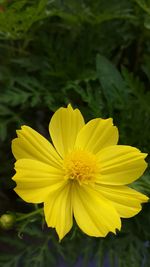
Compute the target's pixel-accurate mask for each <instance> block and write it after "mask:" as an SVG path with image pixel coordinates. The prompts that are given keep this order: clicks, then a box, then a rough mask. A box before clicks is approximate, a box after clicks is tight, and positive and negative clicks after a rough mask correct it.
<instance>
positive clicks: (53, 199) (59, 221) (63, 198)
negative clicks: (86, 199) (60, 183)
mask: <svg viewBox="0 0 150 267" xmlns="http://www.w3.org/2000/svg"><path fill="white" fill-rule="evenodd" d="M70 187H71V184H70V183H68V184H67V185H65V186H64V187H62V188H61V189H59V190H57V191H55V192H51V193H50V194H49V195H48V197H47V199H46V201H45V202H44V213H45V218H46V222H47V225H48V226H49V227H54V228H56V231H57V233H58V236H59V239H60V240H61V239H62V238H63V237H64V236H65V235H66V234H67V233H68V232H69V231H70V229H71V227H72V224H73V219H72V218H73V216H72V204H71V188H70Z"/></svg>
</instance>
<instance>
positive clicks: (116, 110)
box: [0, 0, 150, 267]
mask: <svg viewBox="0 0 150 267" xmlns="http://www.w3.org/2000/svg"><path fill="white" fill-rule="evenodd" d="M68 103H71V104H72V105H73V107H77V108H79V109H80V110H81V111H82V113H83V115H84V117H85V119H86V121H88V120H89V119H92V118H95V117H102V118H108V117H112V118H113V120H114V124H115V125H117V127H118V129H119V133H120V140H119V143H120V144H127V145H132V146H136V147H138V148H139V149H141V150H142V152H146V153H149V151H150V1H149V0H121V1H118V0H109V1H106V0H99V1H98V0H92V1H90V0H89V1H88V0H85V1H84V0H83V1H81V0H76V1H75V0H74V1H73V0H72V1H71V0H66V1H61V0H51V1H48V0H30V1H28V0H17V1H13V0H12V1H11V0H1V1H0V215H3V214H6V213H8V212H10V213H12V214H15V215H16V216H17V222H16V223H15V224H14V225H13V227H12V229H11V230H7V231H6V230H4V229H3V228H2V227H1V230H0V266H2V267H22V266H23V267H26V266H27V267H30V266H32V267H53V266H58V258H62V259H64V260H65V261H66V262H67V263H68V266H69V267H70V266H75V262H76V261H77V259H78V258H79V257H81V258H82V259H83V263H82V266H85V267H87V266H88V263H89V262H90V261H91V260H94V261H95V263H96V266H98V267H101V266H103V265H102V264H103V260H104V258H105V256H106V254H107V257H108V259H109V262H110V266H115V264H116V261H117V262H118V267H132V266H133V267H145V266H146V267H149V260H150V243H149V241H150V231H149V227H150V207H149V204H145V205H144V208H143V210H142V212H141V213H140V214H139V215H137V216H136V217H134V218H132V219H129V220H128V219H124V220H123V226H122V231H121V232H120V233H118V234H117V236H114V235H113V234H109V235H108V236H107V238H105V239H104V238H90V237H88V236H86V235H84V234H83V233H82V232H81V231H80V230H79V229H78V227H77V226H76V225H74V227H73V229H72V231H71V232H70V233H69V234H68V235H67V236H66V237H65V238H64V239H63V241H62V242H61V243H59V242H58V238H57V236H56V233H55V231H54V230H51V229H48V228H47V227H46V225H45V223H44V219H43V217H42V216H41V215H35V216H30V212H32V211H34V210H36V209H37V208H38V207H37V206H34V205H32V204H27V203H25V202H23V201H22V200H21V199H19V198H18V197H17V195H16V194H15V192H14V191H13V187H14V185H15V184H14V182H13V181H12V180H11V177H12V176H13V174H14V170H13V164H14V158H13V155H12V153H11V140H12V139H13V138H15V136H16V129H18V128H19V127H20V126H21V125H23V124H26V125H29V126H31V127H32V128H34V129H35V130H37V131H38V132H40V133H41V134H43V135H44V136H45V137H48V138H49V136H48V124H49V121H50V118H51V116H52V114H53V112H54V111H55V110H56V109H57V108H59V107H60V106H66V105H67V104H68ZM148 160H149V157H147V161H148ZM132 187H134V188H136V189H137V190H139V191H141V192H143V193H145V194H147V195H150V175H149V171H148V170H147V172H146V173H145V174H144V176H143V177H142V178H141V179H140V180H139V181H137V182H135V183H134V184H133V185H132ZM21 213H26V214H29V216H28V217H26V218H25V219H24V220H23V219H21V220H19V219H18V218H21Z"/></svg>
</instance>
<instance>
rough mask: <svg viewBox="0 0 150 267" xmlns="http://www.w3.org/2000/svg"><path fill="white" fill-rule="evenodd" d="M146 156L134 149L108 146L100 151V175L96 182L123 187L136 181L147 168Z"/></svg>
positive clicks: (98, 155)
mask: <svg viewBox="0 0 150 267" xmlns="http://www.w3.org/2000/svg"><path fill="white" fill-rule="evenodd" d="M146 156H147V154H145V153H141V152H140V150H138V149H137V148H135V147H131V146H119V145H117V146H110V147H107V148H105V149H103V150H101V151H100V152H99V153H98V154H97V157H98V159H99V165H100V174H99V175H98V176H97V182H98V183H102V184H109V185H125V184H129V183H131V182H133V181H135V180H136V179H138V178H139V177H140V176H141V175H142V174H143V172H144V171H145V169H146V167H147V163H146V162H145V160H144V158H145V157H146Z"/></svg>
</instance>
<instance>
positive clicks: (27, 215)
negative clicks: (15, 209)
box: [16, 208, 43, 222]
mask: <svg viewBox="0 0 150 267" xmlns="http://www.w3.org/2000/svg"><path fill="white" fill-rule="evenodd" d="M38 213H43V208H40V209H38V210H35V211H32V212H30V213H28V214H25V215H22V216H20V217H19V218H18V219H16V222H20V221H23V220H25V219H27V218H30V217H32V216H34V215H35V214H38Z"/></svg>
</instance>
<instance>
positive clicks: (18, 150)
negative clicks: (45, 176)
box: [12, 126, 62, 167]
mask: <svg viewBox="0 0 150 267" xmlns="http://www.w3.org/2000/svg"><path fill="white" fill-rule="evenodd" d="M17 135H18V138H15V139H14V140H13V141H12V152H13V154H14V156H15V158H16V159H22V158H29V159H35V160H39V161H42V162H45V163H47V164H50V165H52V166H54V167H59V166H61V162H62V160H61V158H60V156H59V155H58V153H57V152H56V150H55V149H54V147H53V146H52V145H51V144H50V142H48V140H46V139H45V138H44V137H43V136H42V135H40V134H39V133H38V132H36V131H35V130H33V129H32V128H30V127H28V126H22V129H21V130H19V131H17Z"/></svg>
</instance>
